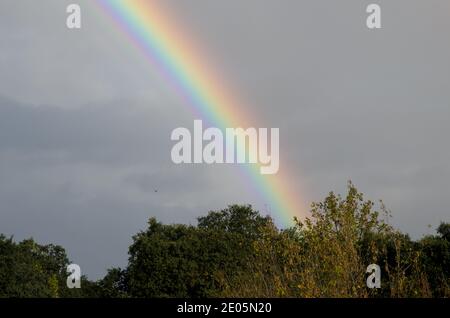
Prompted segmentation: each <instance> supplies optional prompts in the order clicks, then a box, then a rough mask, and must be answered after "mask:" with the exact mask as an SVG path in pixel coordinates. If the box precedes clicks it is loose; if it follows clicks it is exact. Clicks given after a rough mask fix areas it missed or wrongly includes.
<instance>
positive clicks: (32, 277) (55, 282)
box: [0, 235, 68, 297]
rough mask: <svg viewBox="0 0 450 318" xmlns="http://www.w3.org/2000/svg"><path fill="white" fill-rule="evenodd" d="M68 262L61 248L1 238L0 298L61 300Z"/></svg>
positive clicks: (30, 241) (30, 240) (31, 241)
mask: <svg viewBox="0 0 450 318" xmlns="http://www.w3.org/2000/svg"><path fill="white" fill-rule="evenodd" d="M67 263H68V260H67V257H66V253H65V251H64V249H63V248H62V247H60V246H55V245H51V244H50V245H39V244H37V243H36V242H34V241H33V240H32V239H29V240H24V241H22V242H20V243H15V242H14V241H13V240H12V238H6V237H5V236H3V235H0V297H58V296H59V295H60V290H61V287H62V286H63V284H65V269H66V266H67Z"/></svg>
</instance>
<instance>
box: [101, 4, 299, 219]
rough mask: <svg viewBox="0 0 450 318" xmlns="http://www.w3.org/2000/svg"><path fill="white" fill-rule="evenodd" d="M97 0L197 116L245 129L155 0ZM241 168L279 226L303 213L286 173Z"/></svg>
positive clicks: (232, 101) (238, 111)
mask: <svg viewBox="0 0 450 318" xmlns="http://www.w3.org/2000/svg"><path fill="white" fill-rule="evenodd" d="M96 3H97V4H98V5H99V7H100V8H101V9H102V10H103V11H104V12H105V13H106V14H107V15H108V16H109V17H111V18H112V19H113V20H114V22H115V24H116V25H117V26H118V27H119V29H120V30H121V31H122V32H123V33H124V34H125V35H126V36H127V37H128V39H129V40H130V41H132V42H133V43H134V45H135V46H136V47H138V48H139V49H140V50H141V51H142V53H143V54H144V55H145V56H146V58H147V59H148V60H149V61H150V62H151V63H152V64H153V65H154V66H156V67H157V68H158V70H159V71H160V73H161V74H162V75H163V76H164V77H165V78H166V80H167V81H169V82H170V83H171V85H172V86H173V87H174V88H175V89H176V90H177V92H178V93H179V95H180V96H181V97H182V98H183V99H184V100H185V101H186V104H187V105H189V106H190V107H191V109H192V111H193V112H194V113H195V114H196V115H197V116H200V117H201V118H202V119H204V120H206V121H208V123H210V124H211V125H214V126H215V127H218V128H220V129H225V128H228V127H230V128H235V127H243V128H245V125H248V124H249V123H251V122H252V121H251V120H250V118H251V117H249V116H248V115H247V114H245V112H244V110H243V109H244V108H243V107H242V105H240V103H239V102H238V99H237V98H235V97H234V96H233V95H231V94H229V93H228V92H227V90H226V88H225V87H224V86H223V85H221V84H222V82H221V81H219V80H218V79H217V78H216V77H215V76H214V75H213V74H212V72H210V71H209V70H210V69H211V68H210V67H209V66H208V64H207V59H206V58H205V57H203V56H200V54H199V53H198V52H196V51H195V50H194V47H195V41H194V40H193V39H191V38H189V43H188V42H187V41H186V39H187V37H186V34H184V33H183V32H182V30H183V29H182V28H180V27H178V26H177V25H176V23H175V22H174V21H173V20H171V19H170V16H169V15H167V13H166V12H165V10H163V9H162V7H161V6H160V5H158V4H157V1H153V0H96ZM239 151H247V150H246V149H237V152H239ZM243 167H244V168H243V171H244V174H245V178H246V179H247V182H249V183H250V184H251V185H252V187H255V188H256V189H257V191H258V192H259V194H260V195H261V196H262V197H263V198H264V200H266V201H267V202H266V203H268V204H269V205H270V208H271V210H272V211H271V212H272V213H275V214H276V215H277V216H279V217H280V218H281V219H282V220H281V221H282V222H283V224H284V225H290V224H291V223H292V220H293V217H294V216H298V217H300V216H302V215H304V213H303V202H302V201H301V198H300V191H299V189H298V188H294V187H293V186H292V184H291V183H290V182H289V179H288V177H289V176H288V174H287V173H285V174H284V176H283V174H282V172H281V170H280V172H278V174H276V175H261V174H260V169H259V168H260V165H259V164H251V165H245V166H243ZM280 168H282V166H281V165H280ZM296 189H297V191H296Z"/></svg>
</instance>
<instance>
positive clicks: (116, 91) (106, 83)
mask: <svg viewBox="0 0 450 318" xmlns="http://www.w3.org/2000/svg"><path fill="white" fill-rule="evenodd" d="M74 2H75V3H79V4H80V5H81V7H82V24H83V26H82V29H81V30H76V31H74V30H68V29H67V28H66V26H65V19H66V13H65V8H66V6H67V5H68V4H70V3H74ZM90 2H91V1H86V0H84V1H83V0H77V1H62V0H45V1H33V0H28V1H25V0H19V1H17V0H1V1H0V233H5V234H6V235H14V236H15V238H16V239H17V240H21V239H23V238H27V237H30V236H32V237H34V238H35V239H36V240H37V241H39V242H41V243H56V244H61V245H63V246H64V247H65V248H66V249H67V251H68V254H69V256H70V258H71V260H72V261H74V262H75V263H78V264H80V265H81V268H82V270H83V272H84V273H85V274H88V276H89V277H91V278H99V277H101V275H103V274H104V273H105V270H106V268H108V267H111V266H124V265H125V264H126V259H127V254H126V253H127V248H128V246H129V244H130V243H131V236H132V235H133V234H135V233H136V232H137V231H139V230H141V229H144V228H145V227H146V221H147V219H148V218H149V217H150V216H155V217H157V218H158V219H159V220H161V221H163V222H167V223H173V222H176V223H195V218H196V217H197V216H199V215H203V214H205V213H206V212H207V211H209V210H211V209H220V208H224V207H226V206H227V205H228V204H230V203H252V204H253V205H254V206H255V207H257V208H258V209H260V210H261V211H262V212H263V213H267V212H270V207H269V208H268V207H267V206H266V203H267V202H264V199H263V198H261V197H258V196H257V195H255V194H254V191H252V189H248V188H247V187H246V184H245V183H243V182H242V181H241V180H240V174H239V172H238V171H239V168H237V167H236V166H225V165H222V166H220V165H219V166H217V165H216V166H212V167H211V166H202V165H200V166H199V165H196V166H191V165H181V166H176V165H174V164H172V162H171V160H170V149H171V147H172V145H173V143H172V142H171V141H170V133H171V131H172V130H173V129H174V128H176V127H182V126H183V127H192V123H193V119H194V118H193V116H192V114H191V113H190V112H189V110H188V108H187V107H186V105H184V104H183V102H182V101H181V100H180V99H179V98H178V97H177V96H176V94H174V91H173V90H172V88H171V87H170V86H169V85H168V84H167V83H166V82H165V81H164V79H163V78H162V77H161V76H160V74H158V72H157V71H156V70H155V69H154V68H153V67H152V66H151V65H150V64H149V63H148V62H147V61H146V60H145V58H144V57H143V56H142V54H141V53H140V52H139V51H138V50H136V49H135V48H134V47H133V46H132V45H131V44H130V42H128V40H127V39H126V38H125V37H124V36H123V35H122V34H121V33H119V32H118V31H117V29H115V28H114V26H113V25H112V24H111V22H110V21H109V19H108V17H106V16H104V14H103V13H102V12H101V11H99V10H98V9H95V6H93V5H92V4H91V3H90ZM165 3H166V4H165V6H166V7H168V8H170V10H172V11H173V14H174V17H175V16H176V17H177V20H178V24H181V25H183V26H185V27H184V32H186V34H188V35H189V36H193V37H194V38H196V40H197V42H199V43H200V44H201V46H202V51H204V52H205V53H206V54H207V55H208V56H210V58H211V60H212V61H213V62H214V63H213V66H214V67H215V69H214V72H216V73H217V74H219V76H222V77H223V78H226V79H227V83H228V84H230V86H231V87H232V88H233V90H234V91H235V92H236V94H237V95H241V96H243V97H244V99H245V100H246V101H248V105H246V108H247V109H246V111H247V112H248V113H250V114H252V113H254V114H257V117H258V118H260V120H261V126H262V127H279V128H280V133H281V136H280V138H281V140H280V142H281V149H282V152H281V161H283V160H288V161H290V162H292V163H294V164H295V166H296V167H297V169H295V170H294V171H291V176H292V178H293V179H294V180H295V182H294V183H295V184H298V186H299V191H301V192H302V193H301V195H302V197H304V200H305V205H307V204H308V203H309V202H310V201H313V200H320V199H321V198H323V197H324V196H325V195H326V194H327V193H328V192H329V191H331V190H335V191H337V192H341V193H342V192H344V191H345V186H346V182H347V180H349V179H351V180H352V181H353V182H354V183H355V184H356V185H357V187H358V188H359V189H360V190H361V191H362V192H364V193H365V194H366V196H367V197H369V198H371V199H374V200H377V199H383V201H384V202H385V204H386V205H387V207H388V208H389V209H390V210H391V211H392V214H393V217H394V218H393V224H394V225H396V226H397V227H399V228H400V229H401V230H403V231H405V232H408V233H410V234H411V236H413V237H414V238H419V237H421V236H422V235H424V234H426V233H431V232H433V230H434V228H435V227H436V226H437V225H438V223H439V222H440V221H441V220H446V221H449V209H448V206H447V200H448V198H449V196H450V187H449V184H450V181H449V178H450V149H449V147H448V144H449V142H448V138H449V136H450V58H449V56H450V42H449V41H448V33H449V31H450V5H449V3H448V1H447V0H432V1H421V0H415V1H412V0H401V1H400V0H399V1H395V2H392V1H381V0H380V1H377V3H379V4H380V5H381V6H382V23H383V29H381V30H376V31H373V30H372V31H371V30H368V29H367V28H366V27H365V19H366V13H365V8H366V6H367V5H368V4H369V3H370V2H369V1H360V0H345V1H344V0H342V1H331V0H330V1H322V0H308V1H297V0H296V1H294V0H292V1H289V0H284V1H274V0H271V1H260V0H247V1H238V0H231V1H230V0H227V1H208V0H184V1H176V0H171V1H165ZM280 169H283V166H281V167H280ZM155 189H158V192H156V193H155V192H154V190H155ZM300 189H301V190H300ZM273 216H274V217H275V218H277V216H276V215H273ZM428 225H431V226H432V227H431V228H429V227H428Z"/></svg>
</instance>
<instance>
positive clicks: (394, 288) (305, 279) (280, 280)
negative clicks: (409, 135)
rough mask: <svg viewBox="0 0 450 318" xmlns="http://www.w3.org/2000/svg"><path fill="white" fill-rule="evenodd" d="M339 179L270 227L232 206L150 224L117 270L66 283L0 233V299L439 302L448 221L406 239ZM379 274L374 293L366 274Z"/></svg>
mask: <svg viewBox="0 0 450 318" xmlns="http://www.w3.org/2000/svg"><path fill="white" fill-rule="evenodd" d="M388 218H389V215H388V212H387V210H386V209H385V208H384V206H383V204H382V203H381V204H380V206H379V210H377V209H376V207H375V205H374V203H373V202H372V201H367V200H365V199H364V198H363V195H362V194H361V193H359V192H358V191H357V189H356V188H355V187H354V186H353V185H352V184H351V183H349V186H348V193H347V194H346V196H345V197H341V196H339V195H336V194H334V193H330V194H329V195H328V196H327V197H326V198H325V199H324V201H323V202H319V203H313V204H312V205H311V215H310V217H309V218H307V219H305V220H303V221H300V220H295V225H294V226H293V227H291V228H288V229H284V230H280V229H278V228H277V227H276V226H275V225H274V223H273V221H272V219H271V218H270V217H268V216H266V217H264V216H261V215H260V214H259V213H258V212H256V211H254V210H253V209H252V208H251V207H250V206H238V205H232V206H229V207H228V208H227V209H224V210H222V211H216V212H210V213H209V214H208V215H207V216H204V217H200V218H199V219H198V224H197V225H196V226H191V225H164V224H161V223H160V222H158V221H157V220H156V219H154V218H151V219H150V220H149V222H148V227H147V229H146V230H145V231H142V232H140V233H138V234H136V235H135V236H134V237H133V244H132V245H131V246H130V248H129V262H128V266H127V267H126V268H125V269H120V268H113V269H110V270H109V271H108V273H107V275H106V276H105V277H104V278H103V279H101V280H99V281H96V282H92V281H89V280H88V279H86V278H85V277H83V279H82V283H81V286H82V288H81V289H68V288H67V287H66V279H67V273H66V266H67V265H68V264H69V261H68V259H67V256H66V253H65V251H64V249H63V248H62V247H59V246H54V245H45V246H42V245H39V244H37V243H36V242H34V241H33V240H25V241H22V242H20V243H16V242H14V241H13V240H12V239H11V238H6V237H5V236H0V297H449V296H450V275H449V274H450V224H449V223H441V224H440V226H439V227H438V229H437V234H436V235H430V236H426V237H424V238H422V239H420V240H418V241H413V240H411V239H410V238H409V236H408V235H405V234H402V233H401V232H399V231H398V230H395V229H394V228H392V227H391V226H390V225H389V224H388V222H387V220H388ZM369 264H378V265H379V266H380V268H381V288H379V289H369V288H368V287H367V285H366V279H367V273H366V268H367V266H368V265H369Z"/></svg>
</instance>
